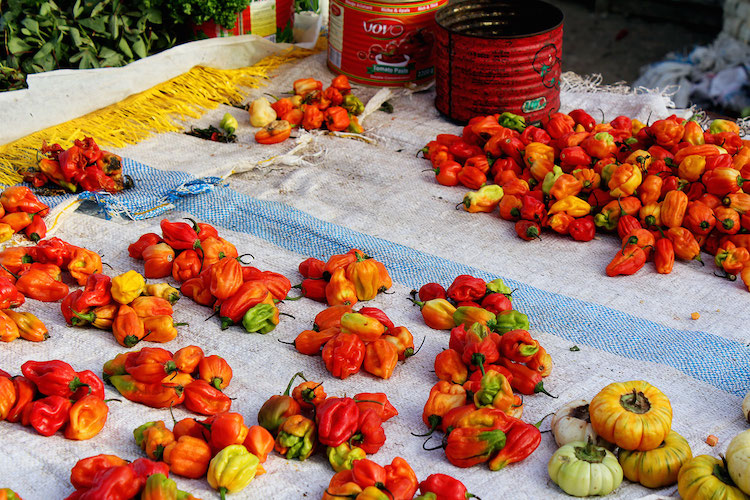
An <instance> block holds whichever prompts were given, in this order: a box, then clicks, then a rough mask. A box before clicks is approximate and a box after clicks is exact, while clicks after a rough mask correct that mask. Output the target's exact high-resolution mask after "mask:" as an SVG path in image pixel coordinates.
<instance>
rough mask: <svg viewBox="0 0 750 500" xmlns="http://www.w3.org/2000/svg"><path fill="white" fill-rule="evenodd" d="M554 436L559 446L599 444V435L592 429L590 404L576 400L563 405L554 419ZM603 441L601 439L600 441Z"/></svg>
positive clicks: (583, 400)
mask: <svg viewBox="0 0 750 500" xmlns="http://www.w3.org/2000/svg"><path fill="white" fill-rule="evenodd" d="M552 435H554V436H555V442H556V443H557V446H564V445H566V444H568V443H572V442H573V441H583V442H584V443H587V442H588V441H589V440H591V441H592V442H594V443H597V434H596V432H595V431H594V428H593V427H591V419H590V418H589V402H588V401H586V400H585V399H576V400H574V401H571V402H569V403H567V404H565V405H563V406H562V407H561V408H560V409H559V410H557V412H556V413H555V415H554V416H553V417H552ZM599 441H601V439H600V440H599Z"/></svg>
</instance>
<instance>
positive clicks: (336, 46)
mask: <svg viewBox="0 0 750 500" xmlns="http://www.w3.org/2000/svg"><path fill="white" fill-rule="evenodd" d="M330 2H331V3H330V15H329V17H328V67H329V68H331V70H332V71H335V72H336V73H341V74H344V75H346V76H347V77H349V79H350V80H352V81H354V82H357V83H363V84H365V85H375V86H382V87H399V86H403V85H408V84H412V83H422V82H428V81H430V80H432V79H433V78H435V60H434V56H435V49H434V45H435V35H434V30H435V11H436V10H438V9H439V8H440V7H442V6H444V5H445V4H446V3H447V2H448V0H411V1H410V0H383V1H372V0H330Z"/></svg>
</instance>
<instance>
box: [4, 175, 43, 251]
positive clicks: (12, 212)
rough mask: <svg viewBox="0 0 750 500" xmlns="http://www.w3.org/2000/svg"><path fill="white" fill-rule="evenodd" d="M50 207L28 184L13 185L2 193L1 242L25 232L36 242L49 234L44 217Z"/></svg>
mask: <svg viewBox="0 0 750 500" xmlns="http://www.w3.org/2000/svg"><path fill="white" fill-rule="evenodd" d="M48 213H49V207H48V206H47V205H45V204H44V203H42V202H41V201H39V198H37V197H36V195H35V194H34V193H32V192H31V190H30V189H29V188H27V187H26V186H12V187H9V188H7V189H6V190H5V191H3V192H2V194H0V243H2V242H3V241H8V240H9V239H11V238H12V237H13V235H14V234H16V233H20V232H23V234H24V235H26V237H27V238H28V239H30V240H31V241H33V242H34V243H36V242H37V241H39V240H41V239H42V238H44V237H45V236H47V224H45V222H44V217H45V216H46V215H47V214H48Z"/></svg>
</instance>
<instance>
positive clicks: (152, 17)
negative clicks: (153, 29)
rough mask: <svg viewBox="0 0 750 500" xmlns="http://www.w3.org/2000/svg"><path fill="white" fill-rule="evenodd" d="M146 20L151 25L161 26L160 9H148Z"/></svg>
mask: <svg viewBox="0 0 750 500" xmlns="http://www.w3.org/2000/svg"><path fill="white" fill-rule="evenodd" d="M145 17H146V20H147V21H148V22H150V23H154V24H161V23H162V19H161V11H160V10H159V9H148V10H147V11H146V16H145Z"/></svg>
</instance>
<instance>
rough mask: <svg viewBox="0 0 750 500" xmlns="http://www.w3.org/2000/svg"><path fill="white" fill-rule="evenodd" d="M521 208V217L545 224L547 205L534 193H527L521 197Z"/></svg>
mask: <svg viewBox="0 0 750 500" xmlns="http://www.w3.org/2000/svg"><path fill="white" fill-rule="evenodd" d="M521 203H522V204H521V209H520V212H519V215H520V216H521V219H523V220H527V221H534V222H538V223H539V224H541V225H543V224H544V223H545V221H546V220H547V207H546V205H545V204H544V203H543V202H542V201H541V200H540V199H539V198H537V197H535V196H534V195H533V194H531V193H529V194H525V195H523V197H522V198H521Z"/></svg>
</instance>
